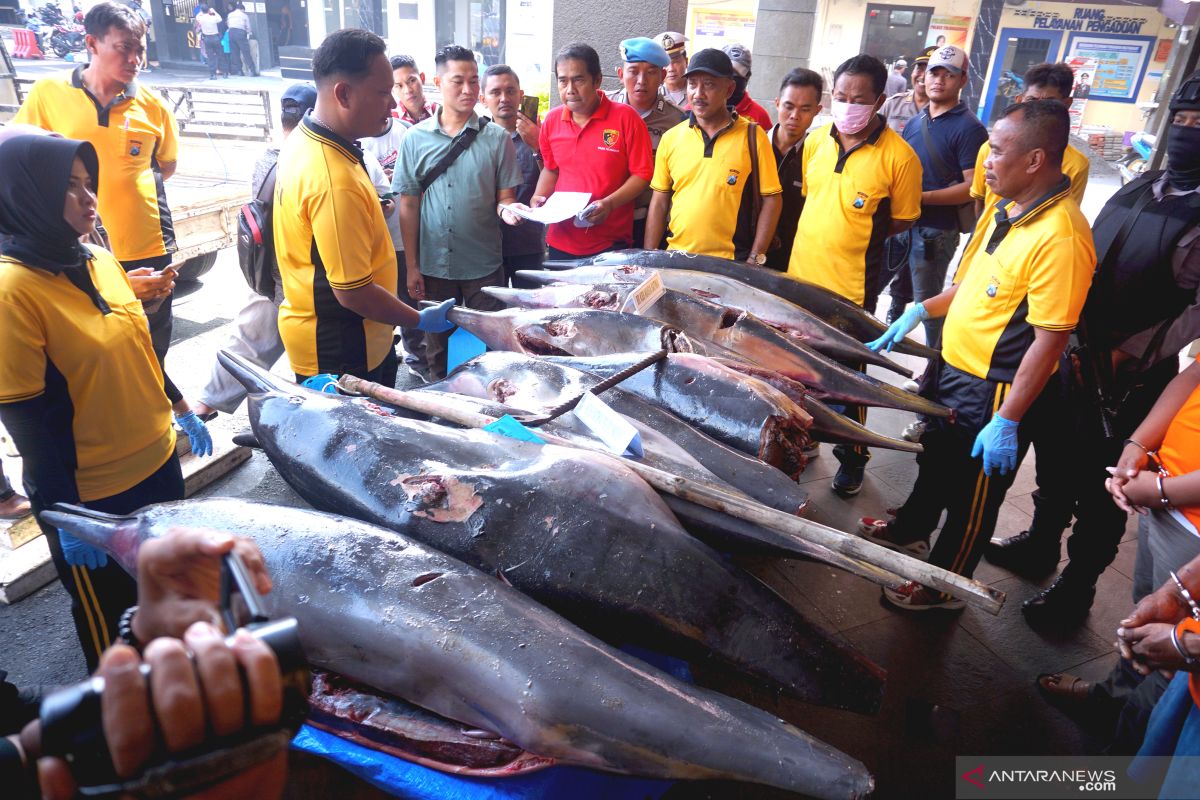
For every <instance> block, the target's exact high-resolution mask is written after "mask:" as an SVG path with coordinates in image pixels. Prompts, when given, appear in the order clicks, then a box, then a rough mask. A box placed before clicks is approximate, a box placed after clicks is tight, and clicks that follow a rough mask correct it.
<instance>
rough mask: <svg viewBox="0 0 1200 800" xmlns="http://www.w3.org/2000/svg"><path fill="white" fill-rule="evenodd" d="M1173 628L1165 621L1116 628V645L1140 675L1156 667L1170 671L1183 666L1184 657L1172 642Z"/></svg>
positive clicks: (1148, 672)
mask: <svg viewBox="0 0 1200 800" xmlns="http://www.w3.org/2000/svg"><path fill="white" fill-rule="evenodd" d="M1174 627H1175V626H1174V625H1171V624H1169V623H1166V622H1151V623H1150V624H1149V625H1142V626H1141V627H1137V628H1118V629H1117V639H1118V647H1119V649H1120V650H1121V655H1122V657H1124V658H1127V659H1128V660H1129V661H1130V662H1131V663H1132V666H1133V668H1134V670H1136V671H1137V673H1138V674H1139V675H1149V674H1150V673H1151V672H1153V671H1154V670H1156V669H1159V670H1169V671H1172V672H1173V671H1174V670H1177V669H1182V668H1183V667H1184V661H1183V657H1182V656H1181V655H1179V651H1178V650H1176V649H1175V645H1174V643H1173V642H1172V641H1171V630H1172V628H1174ZM1126 653H1129V656H1126V655H1125V654H1126Z"/></svg>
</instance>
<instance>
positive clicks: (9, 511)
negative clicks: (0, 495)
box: [0, 492, 30, 519]
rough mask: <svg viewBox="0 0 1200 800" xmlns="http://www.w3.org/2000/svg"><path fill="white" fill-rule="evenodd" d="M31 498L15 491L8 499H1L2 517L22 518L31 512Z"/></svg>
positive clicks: (0, 515)
mask: <svg viewBox="0 0 1200 800" xmlns="http://www.w3.org/2000/svg"><path fill="white" fill-rule="evenodd" d="M29 511H30V507H29V499H28V498H26V497H25V496H24V495H20V494H17V493H16V492H13V494H12V496H11V497H9V498H8V499H7V500H4V501H0V519H20V518H21V517H24V516H26V515H27V514H29Z"/></svg>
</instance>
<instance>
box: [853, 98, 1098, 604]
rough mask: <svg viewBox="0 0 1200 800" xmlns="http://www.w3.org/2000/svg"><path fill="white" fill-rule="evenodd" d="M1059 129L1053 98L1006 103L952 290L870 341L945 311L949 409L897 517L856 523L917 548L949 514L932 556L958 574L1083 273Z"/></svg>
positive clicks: (995, 499)
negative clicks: (986, 197) (990, 206)
mask: <svg viewBox="0 0 1200 800" xmlns="http://www.w3.org/2000/svg"><path fill="white" fill-rule="evenodd" d="M1070 127H1071V123H1070V118H1069V117H1068V115H1067V109H1066V108H1065V107H1064V106H1063V105H1062V104H1061V103H1059V102H1057V101H1055V100H1032V101H1026V102H1024V103H1020V104H1016V105H1013V106H1011V107H1009V108H1007V109H1005V110H1004V112H1003V114H1002V115H1001V118H1000V120H999V121H998V122H997V123H996V126H995V127H994V128H993V130H992V133H991V137H990V142H991V146H992V154H991V157H990V158H989V159H988V160H987V162H986V163H985V165H984V169H985V171H986V174H987V182H988V186H989V187H990V188H991V189H992V191H993V192H995V193H996V194H997V195H998V196H999V197H1001V198H1003V199H1001V200H1000V201H999V203H998V204H997V206H996V212H995V214H989V215H985V216H984V217H983V218H982V219H980V221H979V225H978V227H976V229H975V233H974V235H973V237H972V238H971V242H970V244H968V245H967V249H966V252H965V253H964V255H963V258H962V262H961V263H960V265H959V270H958V274H957V275H956V276H955V283H954V286H952V287H951V288H950V289H947V290H946V291H944V292H942V293H941V294H939V295H937V296H936V297H932V298H930V299H928V300H926V301H924V303H916V304H915V305H913V306H911V307H910V308H909V309H908V310H906V311H905V312H904V314H903V315H902V316H901V317H900V319H898V320H896V322H894V323H893V324H892V325H891V327H889V328H888V330H887V332H886V333H885V334H884V335H883V336H882V337H880V338H879V339H878V340H876V341H875V342H872V343H871V345H870V346H871V347H872V349H875V350H878V349H881V348H886V349H889V350H890V349H891V347H892V346H893V345H894V344H895V343H896V342H898V341H900V340H901V339H903V337H904V336H905V335H907V334H908V333H909V332H910V331H912V330H913V329H914V328H916V327H917V325H918V324H920V322H922V321H923V320H924V319H927V318H929V317H931V316H945V317H946V323H945V328H944V330H943V334H942V358H943V362H944V363H942V364H941V365H940V367H939V368H938V370H937V374H936V377H934V379H933V385H932V387H931V389H930V392H931V399H933V400H935V401H937V402H940V403H943V404H945V405H947V406H950V407H951V408H953V409H954V410H955V412H956V416H955V419H954V420H953V421H952V422H950V421H943V420H936V421H935V422H934V423H933V426H932V427H931V428H930V429H929V430H928V431H927V432H926V433H925V436H924V438H922V440H921V444H922V445H924V448H925V449H924V452H923V453H921V454H920V455H919V456H918V457H917V463H918V465H919V468H920V469H919V472H918V475H917V481H916V484H915V485H914V486H913V490H912V493H911V494H910V495H909V497H908V499H907V500H906V501H905V502H904V505H903V506H901V507H900V508H899V509H898V510H897V512H896V517H895V519H893V520H890V521H884V520H877V519H870V518H864V519H862V520H860V524H859V530H860V532H861V533H863V534H864V535H865V536H866V537H867V538H868V539H870V540H872V541H874V542H876V543H878V544H882V545H884V546H886V547H891V548H893V549H896V550H902V551H907V552H909V553H911V554H914V555H921V554H924V553H926V552H929V550H928V544H926V543H925V542H926V540H927V539H928V537H929V535H930V534H931V532H932V531H933V529H934V528H935V527H936V526H937V523H938V519H939V518H940V517H941V514H942V511H946V515H947V516H946V523H945V524H944V525H943V526H942V531H941V534H940V535H939V537H938V540H937V544H936V545H935V546H934V549H933V551H932V552H931V553H929V561H930V563H933V564H936V565H937V566H939V567H943V568H945V569H949V570H951V571H953V572H956V573H958V574H960V575H965V576H967V577H970V576H971V575H972V574H973V573H974V571H975V566H976V565H977V564H978V563H979V558H980V556H982V554H983V548H984V545H986V544H987V543H988V540H989V539H990V537H991V535H992V531H993V530H994V529H995V526H996V517H997V515H998V514H999V511H1000V505H1001V503H1003V501H1004V495H1005V493H1006V492H1007V491H1008V487H1009V486H1011V485H1012V482H1013V478H1014V477H1015V473H1016V467H1017V452H1018V449H1019V446H1020V444H1019V443H1020V441H1021V440H1022V439H1024V438H1025V437H1027V435H1028V433H1027V429H1028V427H1029V426H1031V425H1034V426H1036V424H1038V415H1039V414H1041V413H1046V410H1045V408H1044V407H1043V403H1042V402H1037V403H1035V400H1038V398H1039V395H1041V393H1042V390H1043V388H1044V387H1045V386H1046V383H1047V381H1048V380H1049V379H1050V377H1051V376H1052V375H1053V374H1054V373H1055V371H1056V370H1057V368H1058V362H1059V357H1060V356H1061V355H1062V353H1063V349H1064V348H1065V347H1066V344H1067V341H1068V339H1069V337H1070V335H1071V331H1072V330H1073V329H1074V327H1075V324H1076V322H1077V321H1078V319H1079V313H1080V311H1081V309H1082V308H1083V303H1084V300H1085V299H1086V297H1087V292H1088V288H1089V286H1090V285H1091V281H1092V271H1093V269H1094V267H1095V263H1096V253H1095V249H1094V247H1093V245H1092V236H1091V230H1090V229H1089V227H1088V223H1087V220H1086V219H1085V218H1084V216H1083V213H1082V212H1080V210H1079V206H1078V204H1076V203H1075V201H1074V200H1073V199H1072V198H1071V197H1070V183H1069V181H1068V180H1067V178H1066V176H1064V175H1063V174H1062V159H1063V153H1064V151H1065V150H1066V147H1067V137H1068V132H1069V130H1070ZM884 597H885V599H886V600H887V601H888V602H889V603H891V604H892V605H894V606H896V607H898V608H903V609H908V610H913V611H925V610H928V609H938V608H940V609H953V610H956V609H960V608H962V607H963V602H962V601H961V600H956V599H952V598H949V597H947V596H945V595H942V594H939V593H938V592H937V591H936V590H934V589H930V588H928V587H926V586H922V585H921V584H918V583H912V582H910V583H908V584H905V585H904V586H903V587H901V588H900V589H895V590H893V589H885V590H884Z"/></svg>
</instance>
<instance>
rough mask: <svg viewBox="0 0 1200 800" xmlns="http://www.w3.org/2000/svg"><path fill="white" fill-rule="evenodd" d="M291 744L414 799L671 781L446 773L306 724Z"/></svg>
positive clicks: (535, 796)
mask: <svg viewBox="0 0 1200 800" xmlns="http://www.w3.org/2000/svg"><path fill="white" fill-rule="evenodd" d="M292 747H294V748H296V749H297V750H303V751H305V752H307V753H312V754H313V755H317V756H321V757H322V758H327V759H329V760H330V761H332V762H333V763H334V764H337V765H338V766H339V767H341V768H342V769H344V770H346V771H347V772H350V773H351V774H353V775H357V776H358V777H360V778H362V779H363V780H365V781H367V782H368V783H370V784H371V785H372V786H375V787H376V788H378V789H380V790H382V791H385V792H387V793H389V794H392V795H395V796H397V797H406V798H415V800H542V798H546V799H547V800H549V798H563V797H569V798H571V800H607V799H608V798H613V797H637V798H646V799H647V800H655V799H656V798H659V797H662V795H663V794H664V793H665V792H666V791H667V789H669V788H670V787H671V786H672V785H673V783H674V782H673V781H659V780H647V779H644V778H631V777H629V776H626V775H612V774H609V773H606V772H596V771H594V770H590V769H584V768H583V767H548V768H547V769H544V770H541V771H540V772H531V773H529V774H527V775H516V776H513V777H511V778H469V777H463V776H461V775H448V774H446V773H444V772H438V771H437V770H435V769H430V768H428V767H423V766H421V765H420V764H413V763H411V762H409V761H405V760H404V759H402V758H397V757H395V756H391V755H388V754H387V753H381V752H379V751H378V750H371V749H370V748H367V747H363V746H361V745H358V744H355V743H354V742H349V741H346V740H345V739H342V738H340V737H338V736H334V735H333V734H331V733H326V732H325V731H322V730H318V729H316V728H313V727H311V726H309V725H304V726H302V727H301V728H300V732H299V733H297V734H296V738H294V739H293V740H292Z"/></svg>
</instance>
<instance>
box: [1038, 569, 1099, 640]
mask: <svg viewBox="0 0 1200 800" xmlns="http://www.w3.org/2000/svg"><path fill="white" fill-rule="evenodd" d="M1095 599H1096V587H1095V586H1083V585H1080V584H1079V583H1078V582H1076V581H1072V580H1070V579H1067V580H1064V579H1063V576H1062V575H1059V576H1058V578H1057V579H1056V580H1055V581H1054V583H1052V584H1050V586H1049V587H1047V588H1045V589H1043V590H1042V591H1040V592H1038V593H1037V594H1035V595H1034V596H1033V597H1031V598H1029V599H1028V600H1026V601H1025V602H1024V603H1022V604H1021V613H1022V614H1024V615H1025V621H1026V622H1028V623H1029V624H1030V625H1032V626H1033V627H1035V628H1036V627H1053V628H1074V627H1077V626H1078V625H1079V624H1080V623H1082V622H1083V621H1084V619H1086V618H1087V615H1088V611H1089V610H1091V607H1092V601H1093V600H1095Z"/></svg>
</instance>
